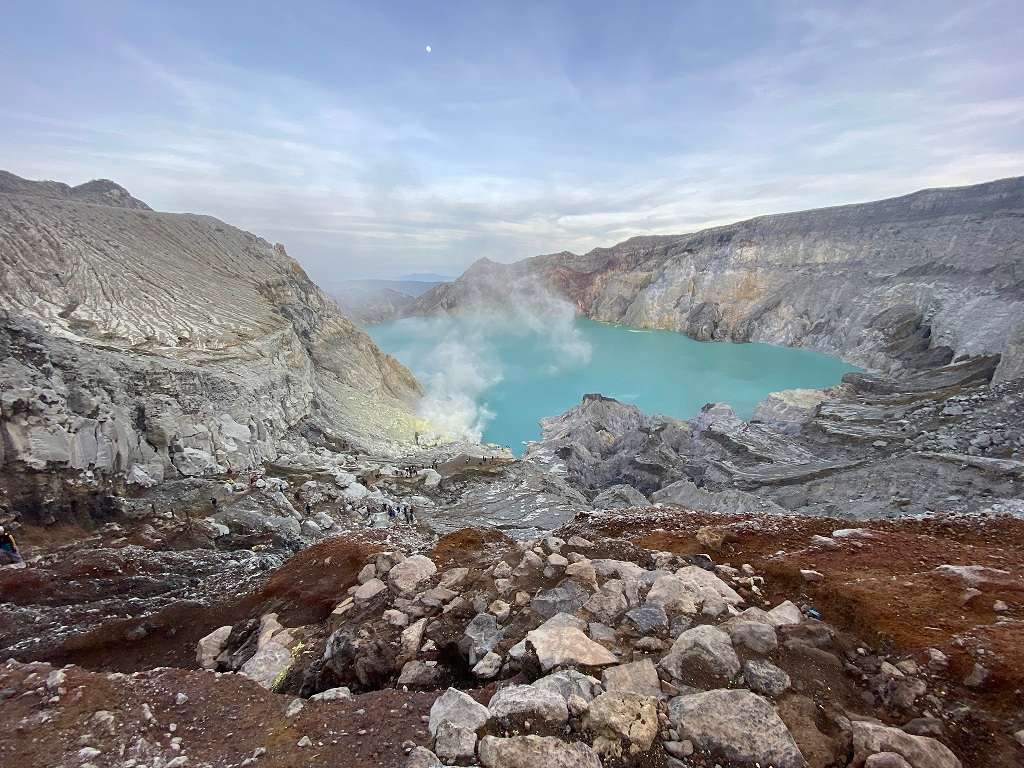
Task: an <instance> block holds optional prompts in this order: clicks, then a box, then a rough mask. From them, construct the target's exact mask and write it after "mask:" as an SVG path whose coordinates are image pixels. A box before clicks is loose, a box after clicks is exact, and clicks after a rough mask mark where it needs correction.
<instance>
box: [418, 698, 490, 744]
mask: <svg viewBox="0 0 1024 768" xmlns="http://www.w3.org/2000/svg"><path fill="white" fill-rule="evenodd" d="M489 714H490V713H489V712H488V711H487V707H485V706H484V705H483V704H481V703H479V702H478V701H476V700H475V699H473V697H472V696H470V695H469V694H468V693H463V692H462V691H460V690H458V689H456V688H449V689H448V690H447V691H445V692H444V693H442V694H441V695H440V696H438V697H437V698H436V699H434V703H433V704H432V705H431V707H430V717H429V720H428V723H427V730H429V731H430V735H431V736H436V735H437V729H438V728H439V727H440V725H441V723H443V722H446V721H447V722H450V723H452V724H454V725H457V726H459V727H461V728H465V729H466V730H467V731H472V732H473V733H476V732H477V731H478V730H480V729H481V728H483V727H484V725H485V724H486V723H487V718H488V716H489Z"/></svg>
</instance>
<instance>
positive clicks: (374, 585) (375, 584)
mask: <svg viewBox="0 0 1024 768" xmlns="http://www.w3.org/2000/svg"><path fill="white" fill-rule="evenodd" d="M387 588H388V585H387V584H385V583H384V582H383V581H381V580H380V579H378V578H372V579H370V580H369V581H367V582H365V583H363V584H360V585H359V588H358V589H356V591H355V592H353V593H352V597H353V598H354V599H355V601H356V602H358V603H368V602H369V601H370V600H373V598H375V597H377V595H379V594H380V593H381V592H384V591H386V590H387Z"/></svg>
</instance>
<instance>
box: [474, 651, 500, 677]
mask: <svg viewBox="0 0 1024 768" xmlns="http://www.w3.org/2000/svg"><path fill="white" fill-rule="evenodd" d="M501 665H502V658H501V656H500V655H499V654H497V653H495V652H494V651H489V652H488V653H487V655H486V656H484V657H483V658H482V659H480V661H478V662H477V664H476V666H475V667H473V674H474V675H475V676H477V677H479V678H480V679H481V680H490V679H491V678H494V677H497V676H498V673H499V672H501Z"/></svg>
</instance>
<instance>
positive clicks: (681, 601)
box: [647, 574, 702, 615]
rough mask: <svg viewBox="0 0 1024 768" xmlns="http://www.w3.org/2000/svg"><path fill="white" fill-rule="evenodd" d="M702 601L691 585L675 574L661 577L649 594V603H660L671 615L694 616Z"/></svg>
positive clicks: (655, 581)
mask: <svg viewBox="0 0 1024 768" xmlns="http://www.w3.org/2000/svg"><path fill="white" fill-rule="evenodd" d="M701 599H702V597H701V595H700V593H699V592H697V591H696V590H695V589H694V588H693V586H692V584H691V583H689V582H686V581H684V580H683V579H681V578H679V577H678V576H676V575H674V574H669V575H666V576H659V577H658V578H657V579H655V580H654V583H653V584H652V585H651V589H650V591H649V592H648V593H647V602H649V603H658V604H660V605H662V606H664V608H665V610H666V611H668V612H669V613H682V614H687V615H693V614H695V613H697V606H698V604H699V602H700V601H701Z"/></svg>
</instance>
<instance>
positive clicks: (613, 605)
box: [583, 584, 629, 625]
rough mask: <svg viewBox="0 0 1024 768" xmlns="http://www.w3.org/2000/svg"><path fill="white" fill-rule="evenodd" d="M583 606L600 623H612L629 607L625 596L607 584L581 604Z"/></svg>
mask: <svg viewBox="0 0 1024 768" xmlns="http://www.w3.org/2000/svg"><path fill="white" fill-rule="evenodd" d="M583 608H584V609H585V610H586V611H587V612H588V613H589V614H590V615H591V616H593V617H594V618H595V619H597V620H598V621H599V622H600V623H602V624H607V625H614V624H618V623H619V618H620V617H621V616H622V614H624V613H625V612H626V609H628V608H629V604H628V603H627V602H626V596H625V595H624V594H623V593H622V592H621V591H618V590H615V589H614V588H611V587H609V586H608V585H607V584H606V585H605V586H604V587H602V588H601V589H600V590H598V591H597V592H595V593H594V594H593V595H591V596H590V598H589V599H588V600H587V601H586V602H585V603H584V604H583Z"/></svg>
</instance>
